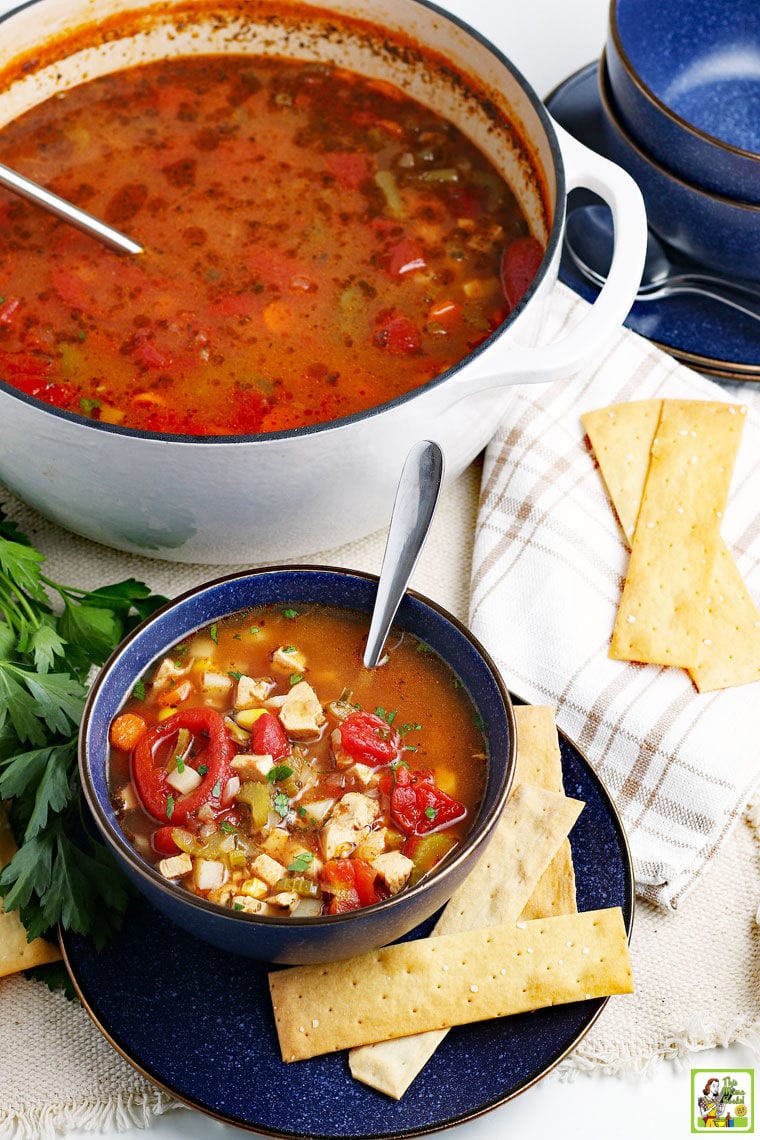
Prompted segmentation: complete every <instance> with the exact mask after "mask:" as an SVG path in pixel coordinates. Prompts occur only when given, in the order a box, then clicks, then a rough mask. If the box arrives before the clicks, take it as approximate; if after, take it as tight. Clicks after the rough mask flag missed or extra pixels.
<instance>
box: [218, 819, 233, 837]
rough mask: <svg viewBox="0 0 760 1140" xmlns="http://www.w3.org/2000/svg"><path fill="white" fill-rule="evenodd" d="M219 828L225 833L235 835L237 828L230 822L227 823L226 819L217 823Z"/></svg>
mask: <svg viewBox="0 0 760 1140" xmlns="http://www.w3.org/2000/svg"><path fill="white" fill-rule="evenodd" d="M219 830H220V831H223V832H224V833H225V835H235V834H236V833H237V828H236V827H233V826H232V824H231V823H228V822H227V820H226V819H223V820H222V822H221V823H220V824H219Z"/></svg>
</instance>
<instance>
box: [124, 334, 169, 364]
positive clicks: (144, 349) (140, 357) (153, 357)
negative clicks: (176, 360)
mask: <svg viewBox="0 0 760 1140" xmlns="http://www.w3.org/2000/svg"><path fill="white" fill-rule="evenodd" d="M132 356H133V357H134V359H135V360H136V361H137V363H138V364H143V365H144V366H145V367H146V368H156V369H162V370H165V369H167V368H170V367H171V364H172V358H171V356H170V355H169V353H168V352H161V350H160V349H158V348H156V346H155V345H154V344H153V343H152V342H151V341H149V340H148V339H147V337H146V336H144V335H142V334H140V333H138V334H137V336H136V337H135V339H134V346H133V348H132Z"/></svg>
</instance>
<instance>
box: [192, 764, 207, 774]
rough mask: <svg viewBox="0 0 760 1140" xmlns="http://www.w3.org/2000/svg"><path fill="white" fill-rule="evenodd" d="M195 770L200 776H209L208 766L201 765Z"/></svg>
mask: <svg viewBox="0 0 760 1140" xmlns="http://www.w3.org/2000/svg"><path fill="white" fill-rule="evenodd" d="M195 770H196V772H197V773H198V775H199V776H207V775H208V764H199V765H198V767H197V768H196V769H195Z"/></svg>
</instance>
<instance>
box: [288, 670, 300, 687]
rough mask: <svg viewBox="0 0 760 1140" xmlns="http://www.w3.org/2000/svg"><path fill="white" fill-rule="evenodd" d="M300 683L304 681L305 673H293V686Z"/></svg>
mask: <svg viewBox="0 0 760 1140" xmlns="http://www.w3.org/2000/svg"><path fill="white" fill-rule="evenodd" d="M299 681H303V673H291V674H290V683H291V685H297V684H298V682H299Z"/></svg>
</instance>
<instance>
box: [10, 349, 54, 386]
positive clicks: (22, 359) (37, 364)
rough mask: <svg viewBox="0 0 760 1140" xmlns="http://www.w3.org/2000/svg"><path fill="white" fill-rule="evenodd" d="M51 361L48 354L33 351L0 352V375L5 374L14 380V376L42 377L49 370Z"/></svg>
mask: <svg viewBox="0 0 760 1140" xmlns="http://www.w3.org/2000/svg"><path fill="white" fill-rule="evenodd" d="M52 364H53V361H52V360H51V358H50V357H49V356H38V355H37V354H36V353H33V352H0V376H2V375H4V374H5V375H7V376H9V377H11V378H12V381H13V382H15V377H16V376H27V377H35V376H36V377H37V378H38V379H40V380H41V379H42V378H43V377H44V376H46V375H47V373H48V372H49V371H50V368H51V367H52Z"/></svg>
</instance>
